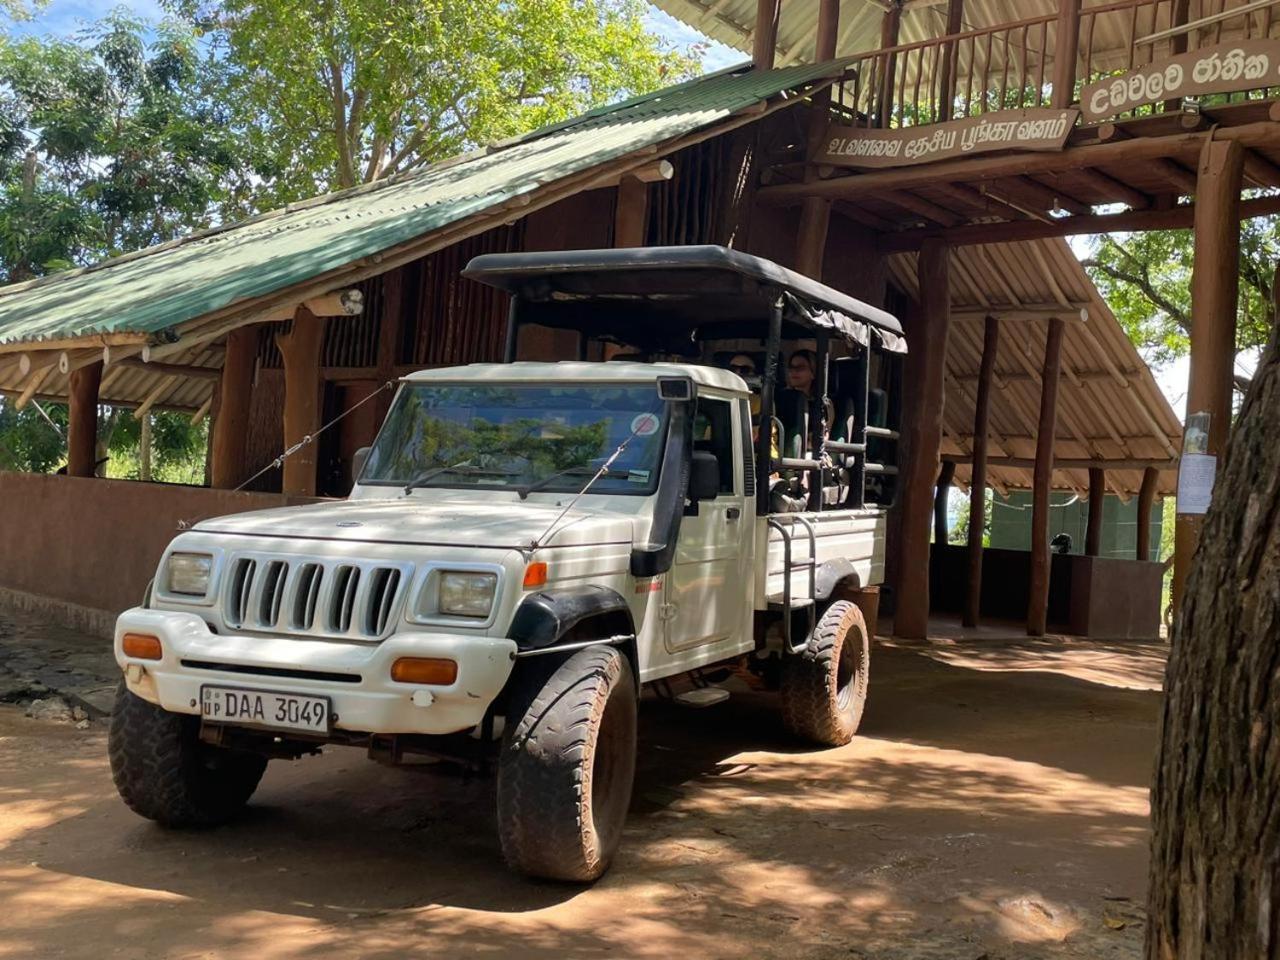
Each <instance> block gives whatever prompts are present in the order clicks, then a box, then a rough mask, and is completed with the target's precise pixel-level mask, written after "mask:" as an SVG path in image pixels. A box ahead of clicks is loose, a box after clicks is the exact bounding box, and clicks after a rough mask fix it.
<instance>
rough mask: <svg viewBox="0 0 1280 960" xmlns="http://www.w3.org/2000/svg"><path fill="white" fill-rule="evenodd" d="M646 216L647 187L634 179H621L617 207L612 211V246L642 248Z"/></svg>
mask: <svg viewBox="0 0 1280 960" xmlns="http://www.w3.org/2000/svg"><path fill="white" fill-rule="evenodd" d="M648 216H649V185H648V184H647V183H645V182H644V181H643V180H637V179H636V178H634V177H623V178H622V182H621V183H619V184H618V197H617V207H616V209H615V211H614V220H613V245H614V246H615V247H643V246H644V241H645V224H646V222H647V219H648Z"/></svg>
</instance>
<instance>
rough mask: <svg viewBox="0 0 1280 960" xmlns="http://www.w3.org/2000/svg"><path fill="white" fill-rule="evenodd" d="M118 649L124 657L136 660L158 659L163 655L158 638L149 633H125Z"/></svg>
mask: <svg viewBox="0 0 1280 960" xmlns="http://www.w3.org/2000/svg"><path fill="white" fill-rule="evenodd" d="M120 649H121V650H123V651H124V655H125V656H126V657H135V658H136V659H138V660H159V659H160V658H161V657H163V656H164V648H163V647H161V646H160V638H159V637H153V636H152V635H151V634H149V633H126V634H125V635H124V637H123V638H122V639H121V640H120Z"/></svg>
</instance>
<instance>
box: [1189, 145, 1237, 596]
mask: <svg viewBox="0 0 1280 960" xmlns="http://www.w3.org/2000/svg"><path fill="white" fill-rule="evenodd" d="M1243 171H1244V149H1243V148H1242V147H1241V146H1240V144H1238V143H1236V142H1234V141H1219V140H1210V141H1208V142H1207V143H1206V144H1205V145H1204V149H1203V150H1202V151H1201V153H1200V167H1199V170H1198V171H1197V175H1196V210H1195V231H1194V235H1193V236H1194V250H1195V255H1194V256H1195V260H1194V265H1193V267H1192V272H1191V371H1190V373H1189V375H1188V382H1187V416H1188V417H1189V416H1191V415H1192V414H1196V413H1207V414H1208V415H1209V438H1208V447H1207V449H1206V450H1205V451H1204V452H1206V453H1208V454H1210V455H1212V456H1216V457H1217V458H1218V471H1219V472H1221V471H1222V455H1223V454H1224V453H1226V449H1227V432H1228V430H1229V428H1230V426H1231V389H1232V376H1231V371H1232V366H1233V364H1234V363H1235V355H1236V298H1237V295H1238V293H1239V285H1240V280H1239V262H1240V220H1239V214H1240V181H1241V177H1242V175H1243ZM1183 446H1184V452H1185V447H1186V439H1185V437H1184V440H1183ZM1179 507H1181V504H1179ZM1203 522H1204V517H1202V516H1193V515H1190V514H1183V513H1182V512H1181V511H1179V513H1178V516H1177V519H1176V521H1175V523H1174V548H1173V609H1174V611H1175V612H1176V611H1177V610H1178V605H1179V603H1180V601H1181V598H1182V591H1183V588H1184V586H1185V585H1186V581H1187V573H1188V571H1189V570H1190V569H1191V561H1192V559H1193V557H1194V555H1195V552H1196V546H1197V545H1198V544H1199V543H1200V529H1201V526H1202V524H1203Z"/></svg>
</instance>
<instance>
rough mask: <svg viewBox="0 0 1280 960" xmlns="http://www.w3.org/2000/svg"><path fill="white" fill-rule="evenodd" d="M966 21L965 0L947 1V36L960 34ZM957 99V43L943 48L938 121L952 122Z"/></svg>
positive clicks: (952, 42) (953, 42) (951, 43)
mask: <svg viewBox="0 0 1280 960" xmlns="http://www.w3.org/2000/svg"><path fill="white" fill-rule="evenodd" d="M963 19H964V0H947V35H948V36H950V35H951V34H953V33H959V32H960V25H961V23H962V22H963ZM955 99H956V42H955V41H954V40H953V41H951V42H950V43H948V44H947V45H946V46H945V47H943V48H942V77H941V86H940V89H939V91H938V120H939V121H944V120H950V119H951V110H952V108H953V107H954V106H955Z"/></svg>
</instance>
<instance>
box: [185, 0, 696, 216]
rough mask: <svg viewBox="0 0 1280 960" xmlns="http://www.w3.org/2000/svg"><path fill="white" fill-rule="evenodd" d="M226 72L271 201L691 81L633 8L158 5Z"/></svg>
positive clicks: (635, 0)
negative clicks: (181, 20) (186, 22)
mask: <svg viewBox="0 0 1280 960" xmlns="http://www.w3.org/2000/svg"><path fill="white" fill-rule="evenodd" d="M169 3H170V7H171V9H173V10H174V11H176V12H179V13H181V14H183V15H184V16H186V17H189V18H190V19H191V20H192V22H194V23H196V24H198V25H199V28H200V29H202V30H204V31H206V36H207V37H208V38H209V39H210V40H211V41H212V47H213V54H212V56H213V57H214V58H215V59H217V60H218V61H219V62H220V63H223V64H225V65H226V68H227V70H228V74H229V82H230V86H229V88H228V92H229V103H230V105H231V106H232V108H233V110H234V111H235V113H236V116H237V121H238V123H239V124H241V125H242V126H243V128H244V129H245V130H246V131H247V135H248V136H249V137H250V138H251V142H252V143H253V146H254V151H255V153H258V154H260V155H261V156H262V157H264V158H266V159H265V161H264V164H263V167H262V173H263V175H264V177H265V183H264V184H263V185H262V186H263V189H264V190H265V191H266V194H267V197H268V198H269V201H270V204H278V203H281V202H287V201H291V200H296V199H300V198H303V197H309V196H312V195H315V194H317V193H321V192H324V191H326V190H331V189H337V188H342V187H349V186H353V185H355V184H358V183H361V182H369V181H372V180H376V179H378V178H381V177H386V176H390V175H391V174H394V173H398V172H401V171H404V170H410V169H413V168H415V167H418V166H422V165H424V164H427V163H430V162H432V161H434V160H438V159H441V158H444V157H448V156H452V155H454V154H456V153H458V152H460V151H463V150H466V149H470V148H473V147H476V146H478V145H483V144H486V143H489V142H491V141H494V140H500V139H503V138H506V137H510V136H513V135H515V134H519V133H524V132H526V131H528V130H531V129H533V128H536V127H539V126H541V125H544V124H548V123H553V122H556V121H559V120H564V119H567V118H569V117H572V116H574V115H576V114H578V113H580V112H582V111H583V110H585V109H587V108H589V107H592V106H595V105H597V104H601V103H604V102H607V101H611V100H616V99H618V98H620V97H624V96H628V95H631V94H635V93H640V92H645V91H648V90H651V89H654V88H655V87H658V86H662V85H665V84H668V83H674V82H676V81H678V80H681V79H684V78H685V77H686V76H688V75H690V74H692V72H693V71H694V69H695V65H694V62H693V60H692V59H691V58H689V57H686V56H682V55H679V54H677V53H674V52H672V51H666V50H663V49H661V48H660V46H659V44H658V42H657V41H656V39H655V38H653V37H651V36H650V35H648V34H647V33H646V32H645V30H644V27H643V22H642V19H641V15H642V13H643V4H642V3H640V2H639V0H509V2H504V3H493V2H492V0H420V2H415V3H404V2H402V0H272V2H269V3H267V2H262V0H169Z"/></svg>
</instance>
